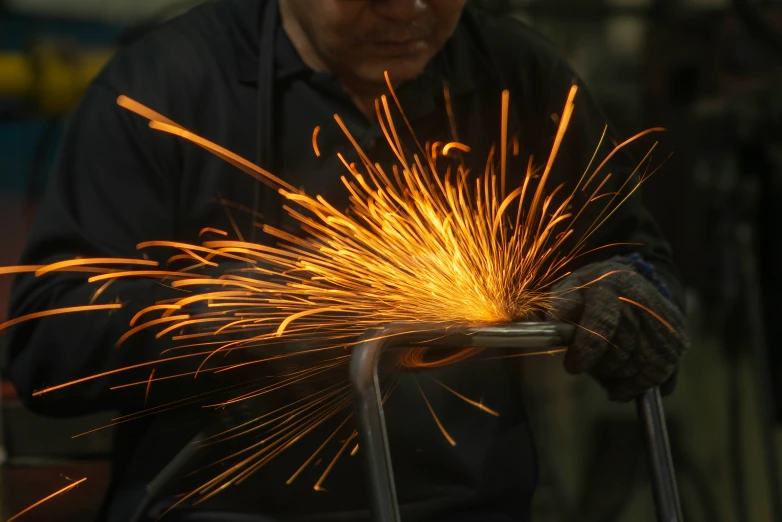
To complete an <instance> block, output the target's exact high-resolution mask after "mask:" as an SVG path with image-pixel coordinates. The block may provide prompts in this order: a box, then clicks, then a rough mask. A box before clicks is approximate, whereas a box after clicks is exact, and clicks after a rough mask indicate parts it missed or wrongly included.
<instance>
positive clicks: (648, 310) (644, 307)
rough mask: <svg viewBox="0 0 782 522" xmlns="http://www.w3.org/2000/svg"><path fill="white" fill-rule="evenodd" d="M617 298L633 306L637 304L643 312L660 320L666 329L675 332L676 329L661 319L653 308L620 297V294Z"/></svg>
mask: <svg viewBox="0 0 782 522" xmlns="http://www.w3.org/2000/svg"><path fill="white" fill-rule="evenodd" d="M619 300H620V301H624V302H625V303H630V304H631V305H633V306H637V307H638V308H640V309H641V310H643V311H644V312H646V313H648V314H649V315H651V316H652V317H654V318H655V319H657V320H658V321H660V323H662V325H663V326H665V327H666V328H667V329H668V330H670V331H671V332H674V333H675V332H676V329H675V328H674V327H673V326H671V323H669V322H668V321H666V320H665V319H663V318H662V317H661V316H660V314H658V313H657V312H655V311H654V310H652V309H651V308H649V307H648V306H644V305H642V304H641V303H636V302H635V301H633V300H632V299H628V298H626V297H622V296H619Z"/></svg>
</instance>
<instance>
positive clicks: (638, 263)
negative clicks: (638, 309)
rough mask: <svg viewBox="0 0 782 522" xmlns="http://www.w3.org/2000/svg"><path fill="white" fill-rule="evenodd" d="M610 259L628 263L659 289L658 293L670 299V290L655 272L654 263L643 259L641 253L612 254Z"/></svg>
mask: <svg viewBox="0 0 782 522" xmlns="http://www.w3.org/2000/svg"><path fill="white" fill-rule="evenodd" d="M611 261H616V262H618V263H622V264H623V265H629V266H631V267H633V269H634V270H635V271H636V272H638V273H639V274H641V275H642V276H644V277H645V278H646V280H647V281H649V282H650V283H652V284H653V285H654V286H655V288H657V290H659V291H660V293H661V294H662V295H663V296H665V298H666V299H668V300H669V301H670V300H671V290H670V289H669V288H668V286H667V285H666V284H665V282H664V281H663V280H662V279H660V276H659V275H658V274H657V270H656V269H655V268H654V265H653V264H651V263H648V262H647V261H644V258H643V257H641V254H639V253H637V252H633V253H632V254H630V255H629V256H614V257H612V258H611Z"/></svg>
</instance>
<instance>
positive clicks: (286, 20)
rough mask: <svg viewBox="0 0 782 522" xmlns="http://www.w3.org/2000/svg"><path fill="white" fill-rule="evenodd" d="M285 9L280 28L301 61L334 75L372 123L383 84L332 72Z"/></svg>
mask: <svg viewBox="0 0 782 522" xmlns="http://www.w3.org/2000/svg"><path fill="white" fill-rule="evenodd" d="M286 7H287V4H286V3H285V2H282V3H281V15H282V27H283V29H284V30H285V33H286V34H287V35H288V38H289V39H290V41H291V43H292V44H293V47H294V48H295V49H296V52H298V53H299V56H300V57H301V59H302V61H303V62H304V63H305V64H306V65H307V67H309V68H310V69H312V70H313V71H316V72H331V73H334V74H336V75H337V77H338V78H339V81H340V83H341V84H342V88H343V89H344V90H345V92H346V93H347V94H348V96H349V97H350V99H351V100H352V101H353V103H354V104H355V105H356V107H357V108H358V109H359V110H360V111H361V113H362V114H364V116H366V118H367V119H368V120H369V121H374V120H375V118H376V111H375V100H376V99H377V98H379V97H380V96H382V95H383V94H385V93H386V92H387V91H386V86H385V85H384V84H377V83H368V82H363V81H361V80H359V79H358V78H350V79H348V78H344V77H343V75H340V74H339V73H338V71H334V70H332V68H331V67H329V65H328V63H327V62H326V61H325V60H324V59H323V57H322V56H321V55H320V54H319V53H318V52H317V50H316V49H315V47H314V46H313V45H312V42H311V41H310V39H309V38H308V37H307V35H306V33H305V31H304V29H303V28H302V27H301V25H300V24H299V23H298V21H297V20H296V17H295V16H293V14H292V13H289V12H287V8H286Z"/></svg>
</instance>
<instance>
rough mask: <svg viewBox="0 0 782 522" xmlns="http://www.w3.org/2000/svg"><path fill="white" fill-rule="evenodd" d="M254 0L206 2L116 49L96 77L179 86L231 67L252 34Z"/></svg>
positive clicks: (121, 85) (133, 85)
mask: <svg viewBox="0 0 782 522" xmlns="http://www.w3.org/2000/svg"><path fill="white" fill-rule="evenodd" d="M260 4H263V2H261V1H259V0H218V1H209V2H205V3H204V4H201V5H199V6H198V7H195V8H193V9H192V10H190V11H188V12H187V13H185V14H183V15H181V16H179V17H177V18H175V19H173V20H170V21H168V22H166V23H164V24H162V25H160V26H159V27H157V28H155V29H153V30H151V31H150V32H148V33H147V34H145V35H143V36H142V37H140V38H138V39H137V40H136V41H134V42H133V43H131V44H129V45H127V46H126V47H124V48H122V49H120V50H119V51H118V52H117V54H116V55H115V56H114V58H113V59H112V60H111V62H110V63H109V65H108V66H107V67H106V69H105V70H104V71H103V73H102V74H101V75H100V77H99V78H98V82H99V83H103V84H105V85H108V86H110V87H112V88H114V89H119V90H126V89H130V90H141V88H142V86H146V88H147V89H150V90H151V89H168V90H179V89H187V88H188V87H191V88H193V87H197V86H199V85H203V84H204V83H208V81H207V80H209V78H208V76H209V75H211V76H219V75H220V74H219V73H220V72H221V71H225V70H227V69H232V68H234V67H235V66H236V55H237V52H238V51H239V50H240V49H242V48H243V46H247V45H249V43H248V42H249V40H250V39H251V38H253V37H254V34H253V30H254V28H255V26H254V25H251V24H255V23H257V18H256V16H257V15H258V5H260Z"/></svg>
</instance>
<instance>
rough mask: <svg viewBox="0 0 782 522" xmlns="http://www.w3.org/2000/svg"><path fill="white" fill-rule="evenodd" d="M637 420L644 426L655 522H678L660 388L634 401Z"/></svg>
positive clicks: (677, 505) (679, 518)
mask: <svg viewBox="0 0 782 522" xmlns="http://www.w3.org/2000/svg"><path fill="white" fill-rule="evenodd" d="M636 405H637V407H638V418H639V419H640V420H641V423H642V424H643V428H644V429H643V432H644V439H645V440H644V442H645V443H646V458H647V461H648V463H649V478H650V480H651V482H652V495H653V496H654V505H655V508H656V510H657V520H658V522H681V521H682V520H683V518H682V510H681V509H682V508H681V504H680V503H679V489H678V487H677V485H676V473H675V472H674V469H673V459H672V458H671V446H670V443H669V441H668V429H667V427H666V425H665V412H664V411H663V403H662V398H661V397H660V390H659V388H652V389H651V390H649V391H647V392H646V393H644V394H643V395H641V396H640V397H639V398H638V399H637V400H636Z"/></svg>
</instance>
